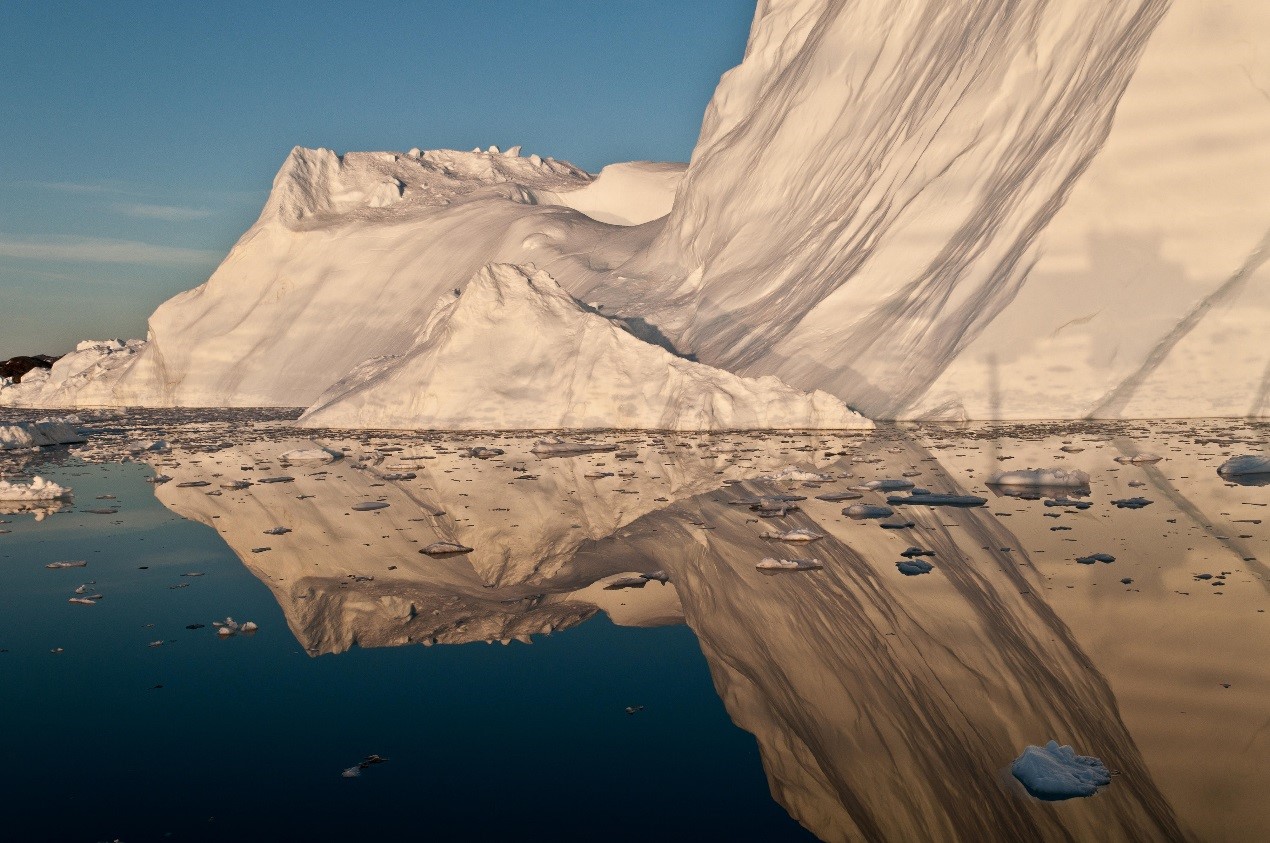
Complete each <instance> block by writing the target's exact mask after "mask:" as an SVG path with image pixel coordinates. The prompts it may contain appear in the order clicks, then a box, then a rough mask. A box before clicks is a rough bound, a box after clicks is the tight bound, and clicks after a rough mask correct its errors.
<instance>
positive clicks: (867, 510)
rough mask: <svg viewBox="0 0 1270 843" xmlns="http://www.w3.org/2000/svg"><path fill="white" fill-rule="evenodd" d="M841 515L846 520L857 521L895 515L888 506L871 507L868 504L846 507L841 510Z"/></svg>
mask: <svg viewBox="0 0 1270 843" xmlns="http://www.w3.org/2000/svg"><path fill="white" fill-rule="evenodd" d="M842 514H843V515H845V516H847V517H848V518H855V519H857V520H861V519H865V518H890V517H891V516H892V515H894V514H895V510H893V509H891V508H890V507H889V506H872V505H870V504H863V503H857V504H852V505H851V506H848V507H846V508H845V509H843V510H842Z"/></svg>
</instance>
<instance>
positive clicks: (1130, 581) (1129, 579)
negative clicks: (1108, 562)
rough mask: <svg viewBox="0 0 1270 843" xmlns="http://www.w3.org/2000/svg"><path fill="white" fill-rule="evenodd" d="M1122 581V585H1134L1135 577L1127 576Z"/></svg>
mask: <svg viewBox="0 0 1270 843" xmlns="http://www.w3.org/2000/svg"><path fill="white" fill-rule="evenodd" d="M1120 583H1121V584H1122V585H1132V584H1133V577H1125V578H1124V579H1122V580H1121V581H1120Z"/></svg>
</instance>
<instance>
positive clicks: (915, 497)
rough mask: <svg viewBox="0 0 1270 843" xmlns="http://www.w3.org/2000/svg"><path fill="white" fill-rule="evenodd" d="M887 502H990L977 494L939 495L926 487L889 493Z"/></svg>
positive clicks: (964, 505)
mask: <svg viewBox="0 0 1270 843" xmlns="http://www.w3.org/2000/svg"><path fill="white" fill-rule="evenodd" d="M886 502H887V503H889V504H891V505H892V506H909V505H911V506H954V507H962V508H969V507H974V506H984V505H986V504H987V503H988V499H987V498H981V497H977V496H975V495H937V494H934V493H933V492H927V491H926V490H924V489H922V490H917V489H914V490H913V493H912V494H911V495H888V496H887V498H886Z"/></svg>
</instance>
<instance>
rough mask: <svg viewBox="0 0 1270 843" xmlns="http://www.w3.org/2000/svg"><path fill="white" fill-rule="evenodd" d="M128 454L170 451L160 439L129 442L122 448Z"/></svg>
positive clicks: (166, 444)
mask: <svg viewBox="0 0 1270 843" xmlns="http://www.w3.org/2000/svg"><path fill="white" fill-rule="evenodd" d="M123 449H124V450H125V451H127V452H128V453H130V454H144V453H163V452H166V451H170V450H172V449H171V447H169V445H168V443H167V442H164V441H163V440H162V439H142V440H136V441H133V442H129V443H128V444H127V445H124V448H123Z"/></svg>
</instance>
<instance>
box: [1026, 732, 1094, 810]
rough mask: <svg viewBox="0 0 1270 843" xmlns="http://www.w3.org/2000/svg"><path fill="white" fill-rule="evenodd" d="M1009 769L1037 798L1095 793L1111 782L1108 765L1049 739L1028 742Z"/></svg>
mask: <svg viewBox="0 0 1270 843" xmlns="http://www.w3.org/2000/svg"><path fill="white" fill-rule="evenodd" d="M1010 772H1011V773H1013V774H1014V777H1015V778H1016V779H1018V780H1019V781H1020V782H1022V783H1023V786H1024V787H1025V788H1027V792H1028V793H1030V794H1032V795H1033V796H1035V797H1036V798H1037V799H1044V800H1046V801H1051V802H1054V801H1058V800H1061V799H1072V798H1075V797H1077V796H1093V795H1094V794H1095V793H1097V792H1098V788H1100V787H1106V786H1107V785H1109V784H1111V773H1110V772H1109V771H1108V770H1107V766H1106V765H1105V764H1103V763H1102V761H1101V760H1100V759H1098V758H1094V757H1093V756H1091V755H1077V754H1076V751H1075V750H1074V749H1072V748H1071V747H1070V746H1059V745H1058V742H1057V741H1050V742H1049V743H1047V744H1046V745H1045V746H1044V747H1039V746H1029V747H1028V748H1027V749H1025V750H1023V754H1022V755H1020V756H1019V757H1018V758H1016V759H1014V763H1013V764H1011V765H1010Z"/></svg>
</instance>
